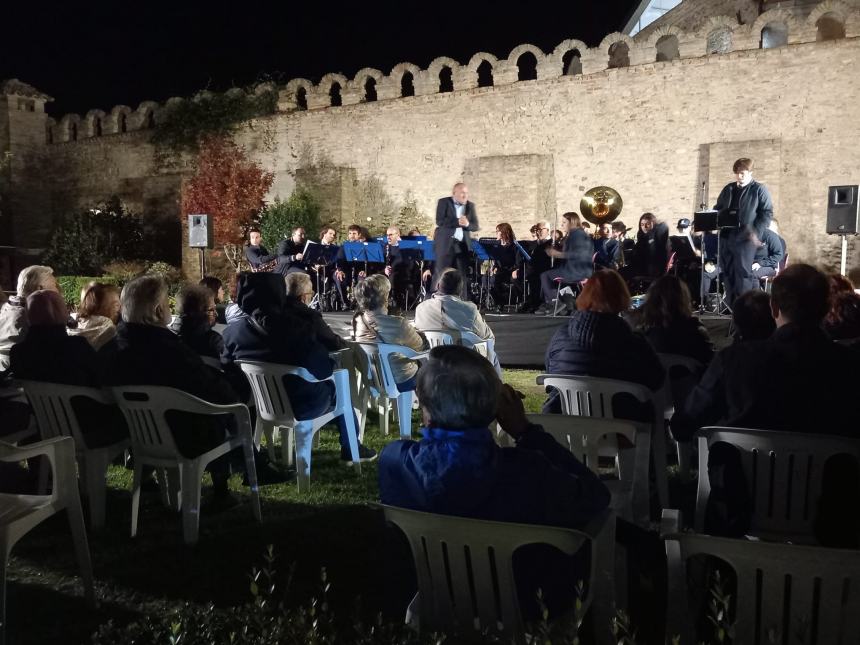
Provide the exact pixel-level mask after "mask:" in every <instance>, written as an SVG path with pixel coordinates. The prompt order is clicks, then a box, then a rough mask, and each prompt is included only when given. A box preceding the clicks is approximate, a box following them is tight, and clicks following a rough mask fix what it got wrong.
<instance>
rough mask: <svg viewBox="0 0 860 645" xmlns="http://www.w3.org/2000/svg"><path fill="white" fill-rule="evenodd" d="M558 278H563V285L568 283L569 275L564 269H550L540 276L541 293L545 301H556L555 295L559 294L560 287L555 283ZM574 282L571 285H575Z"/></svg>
mask: <svg viewBox="0 0 860 645" xmlns="http://www.w3.org/2000/svg"><path fill="white" fill-rule="evenodd" d="M556 278H561V279H562V283H565V282H568V281H567V273H566V272H565V270H564V269H550V270H549V271H544V272H543V273H541V274H540V291H541V295H543V301H544V302H546V303H550V302H552V301H553V300H554V299H555V294H556V293H557V292H558V285H557V284H556V282H555V279H556ZM573 282H574V281H573V280H571V281H570V282H569V284H573Z"/></svg>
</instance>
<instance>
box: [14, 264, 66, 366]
mask: <svg viewBox="0 0 860 645" xmlns="http://www.w3.org/2000/svg"><path fill="white" fill-rule="evenodd" d="M43 290H44V291H57V292H59V290H60V289H59V287H58V286H57V279H56V278H55V277H54V270H53V269H51V267H46V266H40V265H38V264H34V265H33V266H29V267H27V268H26V269H24V270H22V271H21V273H19V274H18V289H17V292H16V294H15V295H14V296H12V297H11V298H9V300H8V301H7V302H5V303H3V305H2V306H0V372H2V371H3V370H7V369H9V351H10V350H11V349H12V345H14V344H15V343H17V342H18V341H20V340H23V338H24V336H25V335H26V333H27V310H26V305H27V297H28V296H29V295H30V294H31V293H35V292H36V291H43Z"/></svg>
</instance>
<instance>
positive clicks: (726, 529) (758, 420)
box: [672, 264, 860, 548]
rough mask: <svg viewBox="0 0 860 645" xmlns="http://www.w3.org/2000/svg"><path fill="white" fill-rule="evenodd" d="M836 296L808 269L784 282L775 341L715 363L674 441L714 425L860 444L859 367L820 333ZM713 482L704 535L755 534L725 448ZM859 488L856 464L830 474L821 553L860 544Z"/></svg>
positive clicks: (776, 307)
mask: <svg viewBox="0 0 860 645" xmlns="http://www.w3.org/2000/svg"><path fill="white" fill-rule="evenodd" d="M829 291H830V290H829V285H828V282H827V278H826V276H825V275H824V274H823V273H821V272H820V271H818V270H817V269H815V268H814V267H812V266H809V265H807V264H796V265H793V266H790V267H788V268H787V269H785V270H784V271H783V272H781V273H780V274H779V275H778V276H777V277H776V278H775V279H774V281H773V289H772V293H771V313H772V315H773V318H774V319H775V321H776V331H775V332H774V333H773V335H772V336H771V337H770V338H768V339H767V340H762V341H754V342H745V343H741V344H733V345H731V346H729V347H727V348H726V349H724V350H722V351H720V352H719V353H718V354H717V355H716V356H715V357H714V360H713V361H712V362H711V365H710V366H709V367H708V369H707V371H706V372H705V374H704V376H703V377H702V380H701V382H700V383H699V385H698V386H697V387H696V388H694V389H693V391H692V393H691V394H690V396H689V397H688V398H687V401H686V403H685V405H684V407H683V410H681V411H678V412H676V413H675V415H674V417H673V418H672V431H673V434H674V435H675V438H676V439H677V440H681V441H683V440H689V439H690V438H692V436H693V434H694V433H695V431H696V430H697V429H698V428H700V427H703V426H708V425H723V426H731V427H739V428H759V429H764V430H781V431H795V432H806V433H816V432H821V433H823V434H845V435H849V436H852V437H857V436H858V433H857V429H856V421H857V419H858V417H860V402H859V401H858V398H857V396H856V392H855V391H854V390H855V389H856V388H855V384H854V381H853V380H852V379H851V378H850V376H849V375H851V374H855V373H856V372H857V370H858V368H860V359H858V357H857V355H856V354H855V353H854V351H852V350H851V349H848V348H845V347H841V346H840V345H838V344H836V343H833V342H832V341H830V340H829V339H828V338H827V336H826V335H825V333H824V331H823V330H822V329H821V323H822V321H823V319H824V317H825V316H826V315H827V311H828V299H829ZM811 402H822V404H820V405H816V404H812V403H811ZM708 474H709V477H710V479H711V498H712V502H711V503H709V506H708V513H707V516H706V524H705V528H706V530H707V531H708V532H711V533H715V534H720V535H733V536H739V535H743V534H744V533H745V532H746V531H747V530H748V528H749V517H750V508H751V501H750V499H749V495H748V492H747V487H746V483H745V480H744V477H743V470H742V469H741V466H740V456H739V454H738V452H737V450H735V449H734V448H732V447H730V446H727V445H726V444H718V445H717V447H716V449H712V450H711V452H710V457H709V463H708ZM840 482H841V484H840ZM845 482H849V484H848V485H845ZM851 482H853V483H851ZM857 484H858V465H857V462H856V460H854V459H853V458H849V459H848V460H847V461H845V460H843V459H841V458H840V456H837V457H834V458H832V459H831V460H830V461H828V462H827V464H826V465H825V475H824V489H823V491H822V497H821V500H820V504H819V515H818V517H817V518H816V535H817V537H818V539H819V541H820V542H821V544H822V545H824V546H848V547H851V548H856V547H857V546H858V544H860V542H858V534H860V515H858V513H856V509H857V502H856V500H857V493H856V491H857V490H858V489H857ZM852 486H853V488H852ZM833 491H836V492H833ZM846 491H853V497H852V501H850V503H846V500H845V499H844V497H845V495H849V496H850V495H851V493H846ZM846 509H854V512H846Z"/></svg>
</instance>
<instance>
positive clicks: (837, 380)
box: [672, 324, 860, 440]
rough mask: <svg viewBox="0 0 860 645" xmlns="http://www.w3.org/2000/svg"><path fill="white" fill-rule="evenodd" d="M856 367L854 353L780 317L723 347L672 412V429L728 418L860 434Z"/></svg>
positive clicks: (688, 431)
mask: <svg viewBox="0 0 860 645" xmlns="http://www.w3.org/2000/svg"><path fill="white" fill-rule="evenodd" d="M858 370H860V358H858V354H856V353H855V352H854V351H853V350H851V349H849V348H846V347H842V346H840V345H838V344H835V343H833V342H832V341H830V340H829V339H828V338H827V336H826V335H825V334H824V332H823V331H821V330H820V329H818V328H813V329H807V328H803V327H800V326H798V325H795V324H787V325H784V326H782V327H780V328H779V329H777V330H776V331H775V332H774V333H773V335H772V336H771V337H770V338H769V339H767V340H762V341H748V342H744V343H736V344H733V345H731V346H729V347H727V348H725V349H723V350H722V351H720V352H719V353H718V354H717V355H716V356H715V357H714V360H713V361H712V362H711V364H710V366H709V367H708V369H707V371H706V372H705V374H704V376H703V377H702V380H701V382H700V383H699V385H698V386H696V387H695V388H694V389H693V391H692V392H691V393H690V396H689V397H688V398H687V402H686V404H685V405H684V409H683V410H682V411H679V412H676V413H675V415H674V417H673V418H672V433H673V435H674V436H675V438H676V439H679V440H685V439H690V438H692V436H693V434H694V433H695V432H696V430H698V429H699V428H700V427H702V426H707V425H725V426H732V427H740V428H761V429H764V430H790V431H797V432H821V433H824V434H843V435H849V436H854V437H858V436H860V431H858V429H857V419H858V418H860V398H858V397H857V394H856V391H855V390H856V383H855V381H854V380H853V379H852V378H851V375H853V374H857V373H858Z"/></svg>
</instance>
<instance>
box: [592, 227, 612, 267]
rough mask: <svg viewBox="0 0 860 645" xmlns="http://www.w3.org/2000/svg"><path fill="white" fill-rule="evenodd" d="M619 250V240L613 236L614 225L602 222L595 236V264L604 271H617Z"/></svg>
mask: <svg viewBox="0 0 860 645" xmlns="http://www.w3.org/2000/svg"><path fill="white" fill-rule="evenodd" d="M617 250H618V240H616V239H615V238H614V237H613V236H612V224H610V223H609V222H602V223H601V224H600V225H599V226H598V227H597V231H596V233H595V235H594V254H595V255H594V264H595V265H596V266H598V267H601V268H604V269H617V268H618V265H617V264H616V263H615V256H616V251H617Z"/></svg>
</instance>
